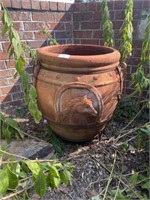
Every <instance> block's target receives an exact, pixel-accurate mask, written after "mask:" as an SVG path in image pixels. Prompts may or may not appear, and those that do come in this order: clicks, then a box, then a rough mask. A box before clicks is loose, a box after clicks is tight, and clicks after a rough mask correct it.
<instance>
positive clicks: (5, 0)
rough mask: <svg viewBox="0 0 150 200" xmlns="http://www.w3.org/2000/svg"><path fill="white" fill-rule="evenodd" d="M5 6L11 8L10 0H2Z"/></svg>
mask: <svg viewBox="0 0 150 200" xmlns="http://www.w3.org/2000/svg"><path fill="white" fill-rule="evenodd" d="M2 3H3V4H4V6H5V7H8V8H11V0H2Z"/></svg>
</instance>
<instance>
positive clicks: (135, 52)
mask: <svg viewBox="0 0 150 200" xmlns="http://www.w3.org/2000/svg"><path fill="white" fill-rule="evenodd" d="M133 55H134V57H140V56H141V49H137V48H136V49H134V54H133Z"/></svg>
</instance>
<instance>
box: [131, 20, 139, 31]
mask: <svg viewBox="0 0 150 200" xmlns="http://www.w3.org/2000/svg"><path fill="white" fill-rule="evenodd" d="M138 23H139V20H133V21H132V24H133V31H134V32H136V33H137V25H138Z"/></svg>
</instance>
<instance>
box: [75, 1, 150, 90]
mask: <svg viewBox="0 0 150 200" xmlns="http://www.w3.org/2000/svg"><path fill="white" fill-rule="evenodd" d="M133 1H134V7H133V18H134V19H133V27H134V33H133V38H134V39H133V53H132V57H131V58H130V60H129V61H128V69H127V75H126V80H125V83H124V93H126V94H129V93H131V92H132V91H133V88H132V86H131V81H130V80H131V78H130V74H131V73H133V72H135V71H136V68H137V64H138V63H139V61H140V53H141V47H142V39H143V36H141V32H140V31H141V29H144V28H145V26H142V25H141V26H140V23H141V20H145V14H146V13H148V12H150V10H149V9H150V2H149V1H145V0H133ZM125 4H126V1H123V0H120V1H118V0H115V1H109V3H108V6H109V11H110V17H111V21H112V23H113V29H114V31H115V47H116V48H117V49H119V46H120V36H121V34H120V28H121V26H122V24H123V20H124V9H125ZM101 20H102V11H101V7H100V3H99V2H89V3H81V2H80V3H77V4H75V5H74V14H73V36H74V43H82V44H96V45H103V44H104V43H103V38H102V30H101ZM143 24H144V25H145V24H146V23H145V21H143ZM146 72H147V73H148V66H146Z"/></svg>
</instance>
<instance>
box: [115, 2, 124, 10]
mask: <svg viewBox="0 0 150 200" xmlns="http://www.w3.org/2000/svg"><path fill="white" fill-rule="evenodd" d="M122 7H123V2H122V1H114V10H121V9H122Z"/></svg>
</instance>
